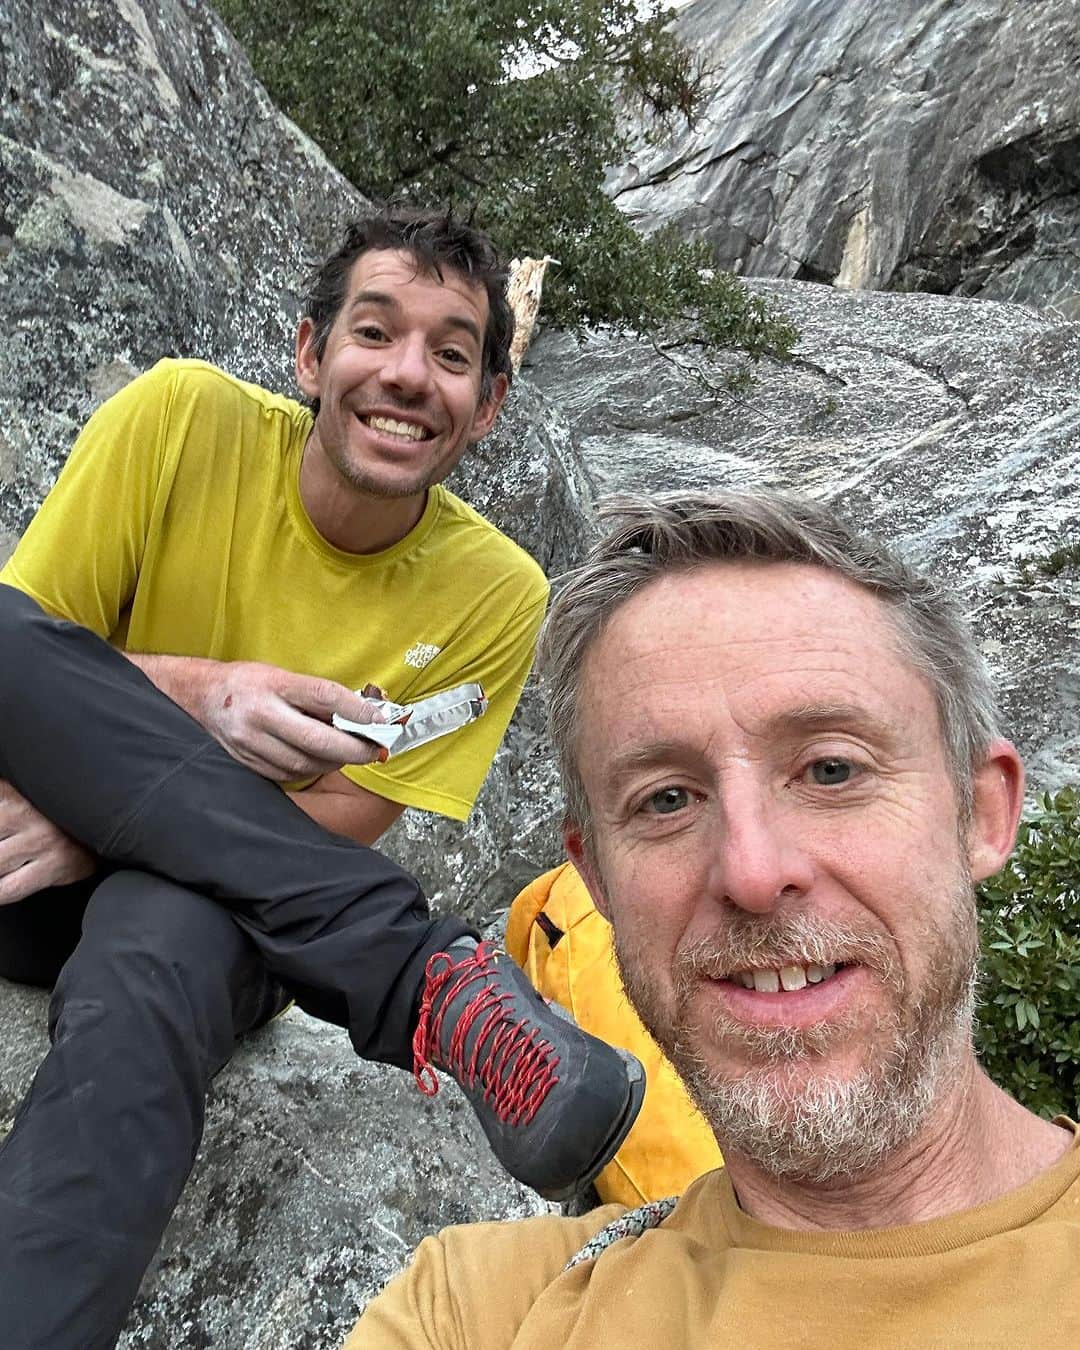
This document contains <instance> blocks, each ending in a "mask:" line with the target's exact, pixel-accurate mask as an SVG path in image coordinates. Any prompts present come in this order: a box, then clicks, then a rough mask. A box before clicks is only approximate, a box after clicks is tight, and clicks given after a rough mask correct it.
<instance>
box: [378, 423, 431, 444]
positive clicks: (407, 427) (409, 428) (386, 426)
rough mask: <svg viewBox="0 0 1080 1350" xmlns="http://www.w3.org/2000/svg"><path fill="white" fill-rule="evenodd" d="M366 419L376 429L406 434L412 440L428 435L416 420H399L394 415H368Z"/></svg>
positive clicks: (418, 439)
mask: <svg viewBox="0 0 1080 1350" xmlns="http://www.w3.org/2000/svg"><path fill="white" fill-rule="evenodd" d="M364 420H365V421H366V422H367V424H368V426H369V427H371V428H372V429H373V430H374V431H387V432H389V433H390V435H391V436H404V437H405V438H406V439H407V440H410V441H422V440H423V439H424V437H425V436H426V435H427V432H426V431H425V430H424V428H423V427H419V426H417V425H416V423H415V422H397V421H395V420H394V419H393V418H392V417H368V418H365V419H364Z"/></svg>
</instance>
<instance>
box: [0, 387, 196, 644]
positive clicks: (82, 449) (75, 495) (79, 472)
mask: <svg viewBox="0 0 1080 1350" xmlns="http://www.w3.org/2000/svg"><path fill="white" fill-rule="evenodd" d="M173 378H174V377H173V373H172V370H171V365H170V363H168V362H160V363H159V364H158V365H157V366H155V367H154V369H153V370H152V371H149V372H147V373H146V374H145V375H140V376H139V377H138V378H137V379H135V380H133V381H132V382H131V383H130V384H129V385H127V386H126V387H125V388H124V389H122V390H121V391H120V392H119V393H118V394H115V395H114V396H113V397H112V398H110V399H108V400H107V401H106V402H105V403H103V404H102V405H101V407H100V408H98V410H97V412H95V413H94V415H93V416H92V417H91V418H90V420H89V421H88V422H87V424H86V426H85V427H84V428H83V431H82V432H81V434H80V435H79V437H78V439H77V440H76V442H75V446H74V448H73V449H72V451H71V454H70V456H69V457H68V460H67V463H66V464H65V465H64V467H63V469H62V470H61V472H60V475H59V477H58V478H57V480H56V483H55V485H54V486H53V488H52V491H51V492H50V493H49V495H48V496H47V497H46V498H45V501H44V502H43V503H42V506H41V508H40V509H39V511H38V512H37V514H36V515H35V517H34V519H33V520H32V521H31V522H30V525H29V526H28V527H27V530H26V533H25V534H24V535H23V537H22V539H21V540H20V541H19V543H18V545H17V546H16V548H15V551H14V553H13V554H12V555H11V558H10V559H9V560H8V562H7V564H6V565H5V567H4V569H3V571H2V572H0V580H2V581H4V582H6V583H7V584H8V585H10V586H15V587H17V588H18V589H19V590H21V591H24V592H25V593H26V594H27V595H29V596H30V597H31V598H32V599H34V600H36V601H37V602H38V604H40V605H41V606H43V608H45V609H46V610H48V611H49V612H50V613H52V614H54V615H56V616H57V617H58V618H63V619H69V620H71V621H72V622H73V623H78V624H81V625H82V626H83V627H84V628H90V629H92V630H93V631H94V632H95V633H98V634H100V635H101V636H102V637H109V636H110V635H111V634H112V633H114V632H115V630H116V628H117V627H118V625H119V622H120V617H121V615H122V614H123V612H124V611H125V610H126V608H127V606H128V605H129V603H130V601H131V597H132V595H133V593H134V590H135V585H136V582H137V580H138V575H139V568H140V566H141V563H142V557H143V551H144V549H145V546H146V539H147V535H148V533H149V530H150V526H151V521H152V517H153V512H154V507H155V501H156V500H157V495H158V486H159V481H160V477H161V472H162V466H163V460H164V452H163V442H164V434H163V428H164V426H165V423H166V421H167V416H168V405H169V399H170V395H171V390H172V385H173Z"/></svg>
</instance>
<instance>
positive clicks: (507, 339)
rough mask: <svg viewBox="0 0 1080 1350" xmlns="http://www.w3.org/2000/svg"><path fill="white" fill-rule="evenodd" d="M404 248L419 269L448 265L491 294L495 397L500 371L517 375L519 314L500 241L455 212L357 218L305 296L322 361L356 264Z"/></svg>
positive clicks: (488, 351) (488, 354)
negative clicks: (513, 355) (513, 356)
mask: <svg viewBox="0 0 1080 1350" xmlns="http://www.w3.org/2000/svg"><path fill="white" fill-rule="evenodd" d="M376 248H378V249H400V250H402V251H403V252H405V253H409V254H411V255H412V256H413V258H415V259H416V265H417V267H418V268H419V270H420V271H422V272H426V273H428V274H430V275H433V276H436V277H438V279H439V280H440V281H442V280H443V268H450V269H451V270H452V271H455V272H459V273H460V274H461V275H462V276H464V277H467V278H468V279H469V280H470V281H473V282H476V283H477V284H478V285H482V286H483V287H484V290H485V291H486V292H487V299H488V321H487V329H486V331H485V333H484V355H483V368H482V379H481V385H480V396H481V398H484V399H488V398H490V397H491V390H492V385H493V384H494V382H495V378H496V376H498V375H505V376H506V378H507V380H508V381H509V380H511V379H512V378H513V370H512V368H511V365H510V343H511V342H512V341H513V337H514V314H513V311H512V310H511V308H510V304H509V301H508V300H507V298H506V283H507V279H508V277H509V271H508V269H507V268H506V266H505V265H504V264H503V263H502V262H500V260H499V255H498V252H497V251H496V249H495V245H494V244H493V243H492V242H491V240H490V239H489V238H488V236H487V235H486V234H484V232H483V231H482V230H478V229H477V228H476V227H475V226H474V225H472V224H471V223H469V222H468V221H465V220H461V219H459V218H458V217H456V216H455V215H454V213H453V211H452V210H450V211H414V210H409V209H405V208H401V207H396V208H395V207H384V208H382V209H381V210H378V211H373V212H372V213H371V214H370V215H366V216H362V217H360V219H358V220H354V221H353V222H352V224H351V225H349V226H347V228H346V230H345V238H344V240H343V242H342V244H341V247H340V248H339V249H338V250H337V252H336V253H333V254H331V255H330V257H329V258H327V259H326V260H325V261H324V262H322V263H320V264H319V266H318V267H317V268H316V269H315V270H314V272H312V274H311V276H310V278H309V280H308V290H307V295H306V296H305V298H304V315H305V316H306V317H307V318H309V319H310V320H311V322H312V325H313V327H314V334H313V338H314V343H315V355H316V356H317V357H318V358H319V360H320V361H321V360H322V358H323V355H324V354H325V352H326V342H327V339H328V338H329V336H330V330H331V328H333V326H334V321H335V320H336V319H337V316H338V315H339V314H340V313H341V307H342V305H343V304H344V303H345V288H346V286H347V285H348V281H349V274H350V273H351V271H352V268H353V264H354V263H355V262H356V260H357V258H359V257H360V255H361V254H362V253H367V252H368V251H369V250H371V249H376Z"/></svg>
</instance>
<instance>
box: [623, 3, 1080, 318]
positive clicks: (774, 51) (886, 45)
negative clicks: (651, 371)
mask: <svg viewBox="0 0 1080 1350" xmlns="http://www.w3.org/2000/svg"><path fill="white" fill-rule="evenodd" d="M676 26H677V30H678V31H679V32H680V33H681V35H682V36H683V37H684V38H685V39H686V40H687V41H688V42H689V43H690V44H691V45H692V46H694V47H695V48H697V50H698V51H700V52H701V53H702V55H703V56H704V57H705V58H706V60H707V62H708V63H709V64H710V65H711V67H712V69H713V72H714V92H713V94H712V97H711V98H710V100H709V102H708V105H707V107H706V108H705V110H704V114H703V117H702V119H701V122H700V123H699V125H698V126H697V127H696V128H695V129H694V130H692V131H689V132H680V133H678V134H675V135H672V136H671V137H670V138H669V139H664V140H661V141H660V142H659V143H658V144H648V143H647V142H645V141H644V140H643V141H642V142H641V143H640V144H639V145H638V146H637V147H636V149H635V153H634V155H633V158H632V162H631V163H629V164H627V165H626V166H624V167H623V168H621V169H620V170H618V171H617V172H616V173H615V174H613V176H612V182H611V187H612V191H613V192H614V195H615V199H616V200H617V201H618V203H619V205H620V206H621V207H622V208H623V209H624V210H626V211H627V212H628V213H629V214H630V216H631V217H632V219H633V220H634V221H635V222H636V223H638V224H639V225H640V226H641V227H642V228H643V229H646V230H651V229H653V228H655V227H656V226H658V225H660V224H662V223H665V222H672V221H673V222H675V223H676V224H677V225H678V226H679V227H680V228H681V229H683V230H685V231H689V232H693V233H696V234H700V235H703V236H705V237H706V238H708V239H710V240H711V241H712V242H713V243H714V244H715V245H716V248H717V251H718V255H719V261H720V265H721V266H723V267H727V268H730V269H733V270H735V271H737V272H742V273H746V274H748V275H754V276H773V277H794V278H799V279H808V280H815V281H828V282H832V283H835V284H838V285H843V286H853V287H860V288H874V289H893V290H928V291H935V292H945V293H950V294H956V295H972V296H976V295H977V296H982V297H985V298H988V299H1006V300H1019V301H1024V302H1027V303H1031V304H1037V305H1052V306H1054V307H1055V308H1056V309H1057V310H1058V311H1060V312H1061V313H1062V314H1063V315H1065V316H1066V317H1071V318H1077V317H1080V258H1078V256H1077V252H1076V249H1075V240H1076V237H1077V232H1078V228H1080V86H1078V84H1077V80H1076V71H1077V68H1078V64H1080V27H1078V25H1077V13H1076V6H1075V5H1074V4H1073V3H1072V0H1046V3H1042V4H1037V5H1017V4H1013V3H1010V0H931V3H926V2H925V0H899V3H897V4H894V5H889V6H882V5H873V4H871V3H870V2H869V0H695V3H694V4H691V5H690V6H688V7H687V8H686V9H685V10H684V11H682V13H681V14H680V15H679V17H678V20H677V24H676Z"/></svg>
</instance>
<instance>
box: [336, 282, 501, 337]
mask: <svg viewBox="0 0 1080 1350" xmlns="http://www.w3.org/2000/svg"><path fill="white" fill-rule="evenodd" d="M361 305H376V306H378V307H380V308H382V309H395V310H400V309H401V302H400V300H398V298H397V296H395V295H391V294H390V292H389V291H372V290H364V291H357V292H356V294H355V295H354V296H353V298H352V300H351V301H350V302H349V309H350V311H352V310H354V309H359V308H360V307H361ZM446 327H447V328H459V329H461V330H462V332H464V333H468V335H469V337H471V338H472V340H473V341H474V342H475V343H476V344H477V346H483V341H484V339H483V334H482V333H481V332H480V329H479V328H478V327H477V326H476V324H475V323H473V321H472V319H470V318H468V317H467V316H466V315H464V314H449V315H447V318H446Z"/></svg>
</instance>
